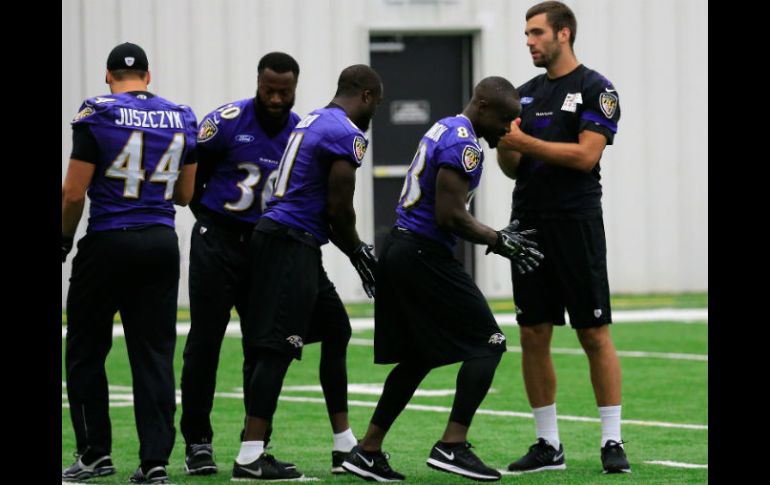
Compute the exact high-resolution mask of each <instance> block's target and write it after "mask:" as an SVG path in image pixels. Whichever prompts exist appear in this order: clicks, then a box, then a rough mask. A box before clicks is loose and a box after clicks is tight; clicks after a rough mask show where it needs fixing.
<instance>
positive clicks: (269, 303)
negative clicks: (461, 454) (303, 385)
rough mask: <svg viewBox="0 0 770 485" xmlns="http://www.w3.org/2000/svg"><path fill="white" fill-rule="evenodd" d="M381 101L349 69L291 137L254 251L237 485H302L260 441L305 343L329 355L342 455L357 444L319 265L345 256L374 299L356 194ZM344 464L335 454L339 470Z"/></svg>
mask: <svg viewBox="0 0 770 485" xmlns="http://www.w3.org/2000/svg"><path fill="white" fill-rule="evenodd" d="M382 96H383V87H382V81H381V80H380V77H379V75H378V74H377V73H376V72H375V71H374V70H373V69H371V68H370V67H368V66H364V65H360V64H358V65H354V66H350V67H347V68H345V69H344V70H343V71H342V73H341V74H340V77H339V80H338V82H337V93H336V94H335V96H334V99H333V100H332V102H331V103H330V104H329V105H327V106H326V107H324V108H320V109H317V110H315V111H313V112H311V113H310V114H308V115H307V116H306V117H305V118H304V119H302V121H300V122H299V123H298V124H297V126H296V127H295V128H294V131H293V132H292V133H291V136H290V137H289V141H288V144H287V146H286V150H285V151H284V154H283V158H282V159H281V164H280V166H279V168H278V176H277V178H276V181H275V188H274V191H273V197H272V198H271V199H270V201H269V202H268V204H267V209H266V210H265V212H264V213H263V215H262V217H261V218H260V219H259V222H258V223H257V226H256V228H255V229H254V234H253V235H252V238H251V242H250V254H249V269H250V271H251V288H250V293H249V307H248V311H247V320H246V324H245V325H244V326H243V345H244V351H245V352H246V357H247V359H248V358H249V356H250V355H252V354H253V355H255V358H254V360H253V362H254V367H253V371H252V373H251V376H250V379H249V380H248V388H247V391H246V396H247V402H246V430H245V433H244V437H243V441H242V443H241V449H240V453H239V454H238V457H237V458H236V460H235V464H234V466H233V478H244V479H262V480H272V479H297V478H301V477H302V474H301V473H300V472H299V471H298V470H297V469H296V468H291V469H290V468H287V467H285V466H282V465H281V464H280V463H279V464H276V463H275V461H274V460H273V459H272V458H271V457H270V456H269V455H266V454H265V453H264V445H265V443H264V441H265V436H266V432H267V430H268V428H269V426H270V424H271V421H272V418H273V414H274V413H275V409H276V406H277V403H278V395H279V394H280V392H281V386H282V385H283V379H284V376H285V375H286V372H287V370H288V368H289V365H290V364H291V362H292V360H293V359H300V358H301V356H302V348H303V346H304V345H306V344H308V343H312V342H321V353H322V354H325V357H322V363H321V369H320V378H321V387H322V388H323V390H324V397H325V399H326V409H327V411H328V413H329V419H330V421H331V424H332V429H333V431H334V433H335V434H337V435H338V437H339V439H340V440H342V441H343V442H344V444H345V446H347V447H349V448H352V446H353V445H355V444H356V440H355V437H354V436H353V433H352V432H351V431H350V426H349V424H348V408H347V367H346V362H345V358H346V351H347V344H348V341H349V340H350V334H351V330H350V320H349V318H348V315H347V312H346V311H345V307H344V306H343V305H342V301H341V300H340V297H339V295H338V294H337V290H336V289H335V288H334V285H333V284H332V282H331V281H330V280H329V278H328V276H327V275H326V271H325V270H324V267H323V265H322V260H321V246H322V245H323V244H326V243H327V242H329V241H330V240H331V241H332V242H333V243H334V244H335V245H336V246H337V247H338V248H340V249H341V250H342V251H343V252H344V253H345V254H347V255H348V256H349V257H350V259H351V262H352V263H353V265H354V266H355V268H356V270H357V271H358V273H359V275H360V276H361V278H362V282H363V285H364V289H365V290H366V292H367V294H368V295H369V296H373V295H374V270H375V263H376V260H375V259H374V254H373V252H372V246H370V245H368V244H365V243H363V242H362V241H361V239H360V238H359V237H358V233H357V231H356V226H355V220H356V213H355V210H354V209H353V192H354V190H355V182H356V169H357V168H358V167H359V166H360V165H361V163H362V162H363V159H364V153H365V152H366V147H367V144H368V142H367V140H366V138H365V137H364V132H366V130H367V129H368V127H369V122H370V120H371V118H372V116H373V115H374V112H375V110H376V108H377V105H378V104H379V103H380V101H381V100H382ZM349 448H348V449H349ZM343 458H344V455H341V454H337V458H336V459H337V460H339V462H340V463H339V464H340V465H341V461H342V459H343Z"/></svg>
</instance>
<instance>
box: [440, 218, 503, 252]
mask: <svg viewBox="0 0 770 485" xmlns="http://www.w3.org/2000/svg"><path fill="white" fill-rule="evenodd" d="M436 222H437V223H438V225H439V227H441V228H442V229H444V230H446V231H449V232H451V233H452V234H455V235H457V236H459V237H461V238H462V239H465V240H466V241H470V242H472V243H474V244H486V245H492V244H494V243H495V242H496V241H497V232H495V230H494V229H492V228H491V227H488V226H486V225H484V224H482V223H480V222H479V221H478V220H476V218H475V217H473V216H472V215H471V213H470V212H468V211H467V210H464V209H463V210H454V211H451V212H449V213H446V214H436Z"/></svg>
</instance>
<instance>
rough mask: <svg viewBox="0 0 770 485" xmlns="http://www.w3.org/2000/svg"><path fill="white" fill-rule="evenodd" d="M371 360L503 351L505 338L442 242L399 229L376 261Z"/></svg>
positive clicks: (440, 358) (459, 357) (450, 358)
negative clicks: (372, 357) (372, 351)
mask: <svg viewBox="0 0 770 485" xmlns="http://www.w3.org/2000/svg"><path fill="white" fill-rule="evenodd" d="M374 322H375V323H374V361H375V362H376V363H378V364H387V363H393V362H404V361H415V360H416V361H420V362H426V363H428V364H431V365H433V366H438V365H444V364H451V363H454V362H461V361H466V360H470V359H473V358H477V357H487V356H490V355H497V354H500V353H502V352H505V336H504V335H503V332H502V331H501V330H500V327H499V326H498V325H497V322H496V321H495V317H494V316H493V315H492V311H491V310H490V309H489V305H488V304H487V301H486V299H485V298H484V295H482V294H481V290H479V288H478V286H476V284H475V283H474V282H473V279H472V278H471V277H470V275H469V274H468V273H466V272H465V270H464V269H463V267H462V265H461V264H460V262H459V261H457V260H456V259H455V258H454V257H453V256H452V253H451V252H450V251H449V249H447V248H446V247H445V246H444V245H442V244H441V243H438V242H435V241H432V240H430V239H427V238H425V237H422V236H420V235H417V234H414V233H411V232H408V231H406V230H405V229H401V228H394V229H393V230H391V232H390V234H388V236H386V238H385V241H384V243H383V245H382V250H381V253H380V259H379V262H378V264H377V297H376V298H375V300H374Z"/></svg>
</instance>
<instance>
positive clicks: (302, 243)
mask: <svg viewBox="0 0 770 485" xmlns="http://www.w3.org/2000/svg"><path fill="white" fill-rule="evenodd" d="M249 261H250V263H249V266H250V268H251V269H250V271H251V278H252V279H251V285H250V288H249V291H250V298H249V304H250V306H249V315H248V320H247V321H246V323H245V325H243V346H244V349H245V351H246V355H247V356H256V358H254V359H253V362H254V363H255V365H254V373H253V374H252V375H251V379H250V382H249V385H248V386H245V387H244V389H246V394H247V400H246V405H247V414H248V415H249V416H252V417H259V418H263V419H266V420H268V421H270V420H272V417H273V413H274V412H275V408H276V405H277V402H278V395H279V394H280V390H281V385H282V383H283V378H284V376H285V374H286V371H287V369H288V367H289V365H290V364H291V360H292V359H300V358H301V356H302V348H303V347H304V345H306V344H309V343H313V342H322V343H321V363H320V369H319V377H320V380H321V387H322V388H323V391H324V397H325V399H326V408H327V411H328V412H329V415H333V414H336V413H340V412H346V411H347V409H348V407H347V367H346V352H347V344H348V341H349V340H350V334H351V329H350V319H349V318H348V314H347V312H346V311H345V307H344V305H343V304H342V301H341V300H340V297H339V295H338V294H337V290H336V289H335V288H334V284H332V282H331V281H330V280H329V277H328V276H327V274H326V271H325V270H324V268H323V264H322V259H321V250H320V247H319V245H318V243H317V242H316V241H315V239H314V238H313V236H311V235H310V234H307V233H304V232H303V231H299V230H297V229H294V228H290V227H288V226H285V225H283V224H279V223H276V222H274V221H272V220H271V219H269V218H267V217H263V218H262V219H260V220H259V222H258V223H257V228H256V229H255V231H254V234H252V237H251V242H250V252H249Z"/></svg>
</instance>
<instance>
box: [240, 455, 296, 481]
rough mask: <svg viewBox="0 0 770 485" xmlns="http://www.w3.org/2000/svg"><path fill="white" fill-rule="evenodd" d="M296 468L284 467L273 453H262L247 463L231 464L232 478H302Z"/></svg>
mask: <svg viewBox="0 0 770 485" xmlns="http://www.w3.org/2000/svg"><path fill="white" fill-rule="evenodd" d="M303 477H304V475H302V473H300V471H299V470H297V468H296V467H295V468H286V467H284V466H283V465H281V464H280V463H279V462H278V460H276V459H275V457H274V456H273V455H268V454H267V453H262V454H261V455H259V458H257V459H256V460H254V461H252V462H251V463H247V464H244V465H242V464H240V463H238V462H237V461H236V462H235V463H234V464H233V480H297V479H300V478H303Z"/></svg>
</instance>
